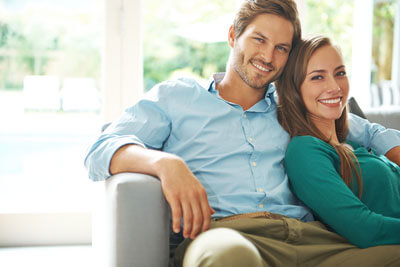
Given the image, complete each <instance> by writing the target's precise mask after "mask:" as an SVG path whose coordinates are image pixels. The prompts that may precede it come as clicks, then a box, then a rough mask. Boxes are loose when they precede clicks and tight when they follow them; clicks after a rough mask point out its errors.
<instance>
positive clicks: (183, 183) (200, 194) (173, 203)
mask: <svg viewBox="0 0 400 267" xmlns="http://www.w3.org/2000/svg"><path fill="white" fill-rule="evenodd" d="M156 165H157V169H158V170H159V171H158V177H159V179H160V181H161V187H162V190H163V193H164V196H165V198H166V199H167V201H168V203H169V205H170V207H171V213H172V229H173V231H174V232H175V233H178V232H179V231H180V227H181V218H182V217H183V236H184V237H185V238H191V239H194V238H195V237H196V236H197V234H199V233H200V232H204V231H206V230H207V229H208V228H209V227H210V222H211V214H213V213H214V212H215V211H214V210H213V209H212V208H211V207H210V206H209V204H208V199H207V193H206V190H205V189H204V187H203V186H202V185H201V184H200V182H199V181H198V180H197V178H196V177H195V176H194V175H193V173H192V172H191V171H190V170H189V168H188V167H187V165H186V164H185V163H184V161H183V160H182V159H180V158H179V157H176V156H173V155H168V156H167V157H162V158H161V159H160V160H158V162H157V163H156Z"/></svg>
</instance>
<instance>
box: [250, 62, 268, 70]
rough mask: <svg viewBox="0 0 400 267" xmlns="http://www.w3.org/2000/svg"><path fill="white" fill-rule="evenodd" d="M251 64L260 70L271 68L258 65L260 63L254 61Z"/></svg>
mask: <svg viewBox="0 0 400 267" xmlns="http://www.w3.org/2000/svg"><path fill="white" fill-rule="evenodd" d="M253 66H254V67H256V68H257V69H259V70H262V71H271V70H269V69H266V68H264V67H262V66H260V65H258V64H256V63H253Z"/></svg>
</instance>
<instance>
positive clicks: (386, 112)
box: [364, 106, 400, 130]
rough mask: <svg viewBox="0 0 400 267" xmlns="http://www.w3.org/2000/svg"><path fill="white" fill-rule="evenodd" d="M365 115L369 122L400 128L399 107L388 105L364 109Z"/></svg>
mask: <svg viewBox="0 0 400 267" xmlns="http://www.w3.org/2000/svg"><path fill="white" fill-rule="evenodd" d="M364 113H365V116H366V117H367V119H368V120H369V121H371V122H377V123H379V124H381V125H383V126H385V127H387V128H392V129H397V130H400V107H398V106H390V107H386V108H385V109H383V108H373V109H368V110H365V112H364Z"/></svg>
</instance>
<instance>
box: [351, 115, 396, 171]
mask: <svg viewBox="0 0 400 267" xmlns="http://www.w3.org/2000/svg"><path fill="white" fill-rule="evenodd" d="M347 139H348V140H350V141H353V142H356V143H357V144H360V145H362V146H364V147H366V148H373V149H375V151H376V152H377V153H378V154H380V155H385V156H387V157H388V156H389V157H391V158H389V157H388V158H389V159H390V160H391V161H393V162H395V163H397V164H398V160H397V162H396V157H395V156H393V154H392V153H393V152H396V151H397V149H395V150H394V151H392V152H391V153H390V154H389V155H388V154H387V153H388V152H390V151H391V150H392V149H394V148H396V147H397V146H400V131H398V130H394V129H387V128H385V127H383V126H382V125H380V124H377V123H370V122H369V121H368V120H366V119H362V118H360V117H358V116H356V115H354V114H351V113H349V134H348V136H347Z"/></svg>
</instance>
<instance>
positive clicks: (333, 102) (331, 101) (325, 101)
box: [319, 97, 341, 104]
mask: <svg viewBox="0 0 400 267" xmlns="http://www.w3.org/2000/svg"><path fill="white" fill-rule="evenodd" d="M340 100H341V98H340V97H339V98H336V99H325V100H319V102H321V103H325V104H336V103H339V102H340Z"/></svg>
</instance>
